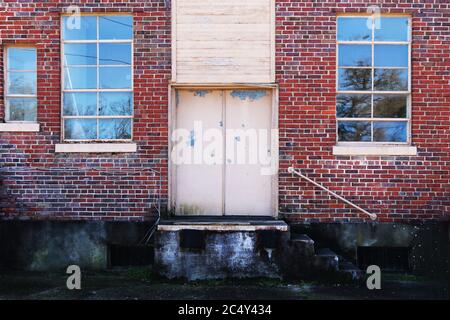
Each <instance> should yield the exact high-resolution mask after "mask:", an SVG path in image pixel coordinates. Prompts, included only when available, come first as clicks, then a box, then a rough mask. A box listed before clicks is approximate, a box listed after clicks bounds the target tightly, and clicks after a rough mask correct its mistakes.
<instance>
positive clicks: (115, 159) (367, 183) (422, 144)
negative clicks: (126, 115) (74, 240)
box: [0, 0, 450, 222]
mask: <svg viewBox="0 0 450 320" xmlns="http://www.w3.org/2000/svg"><path fill="white" fill-rule="evenodd" d="M71 5H78V6H80V9H81V13H98V14H110V13H128V14H131V15H132V17H133V58H132V59H133V62H134V66H133V74H134V75H133V91H134V104H133V108H134V120H133V138H132V142H133V143H136V145H137V150H136V152H126V153H123V152H113V153H96V152H89V153H83V152H76V153H68V152H55V145H57V144H59V143H61V142H62V139H63V137H62V133H63V132H62V131H63V130H62V120H61V104H62V95H61V91H62V87H61V83H62V79H61V74H62V73H61V70H62V68H63V66H62V57H61V50H62V40H61V38H62V30H61V15H62V14H64V13H65V12H66V10H67V8H68V7H69V6H71ZM370 5H378V6H379V8H380V10H381V14H396V15H406V16H409V17H411V27H412V28H411V34H412V37H411V70H410V71H411V73H410V81H411V120H410V123H411V139H410V144H409V145H410V146H412V147H416V148H417V154H415V155H398V154H397V155H396V154H395V152H394V154H389V153H387V154H386V155H377V154H373V155H370V154H369V155H367V154H361V155H358V154H348V155H345V154H333V147H334V146H336V140H337V129H336V126H337V123H336V79H337V78H336V72H337V59H338V57H337V45H336V32H337V30H336V28H337V17H338V16H340V15H348V14H355V15H356V14H365V13H367V10H368V7H369V6H370ZM275 15H276V19H275V28H274V38H275V73H274V76H275V83H274V84H275V85H277V86H278V127H279V137H280V138H279V176H278V190H277V193H278V195H277V198H278V205H277V206H278V213H279V214H280V216H282V217H286V219H288V220H289V221H321V222H333V221H366V220H367V217H366V216H364V215H363V214H361V213H359V212H358V211H356V210H354V209H352V208H351V207H349V206H348V205H346V204H345V203H342V202H340V201H338V200H336V199H335V198H333V197H330V195H329V194H327V193H326V192H323V191H321V190H320V189H317V188H315V187H314V186H312V185H311V184H309V183H308V182H305V181H302V180H301V179H300V178H299V177H297V176H293V175H291V174H290V173H288V172H287V168H288V167H289V166H294V167H296V168H298V169H302V170H303V172H304V173H305V174H306V175H307V176H308V177H310V178H312V179H313V180H315V181H316V182H318V183H320V184H322V185H323V186H325V187H327V188H329V189H331V190H332V191H334V192H336V193H338V194H340V195H342V196H344V197H345V198H347V199H349V200H351V201H353V202H354V203H356V204H358V205H359V206H361V207H362V208H364V209H366V210H367V211H369V212H373V213H376V214H378V217H379V220H378V221H381V222H393V221H402V222H407V221H411V220H420V221H423V220H440V219H442V218H445V217H447V216H448V214H449V209H450V200H449V199H450V188H449V183H450V174H449V170H450V158H449V153H450V129H449V128H450V50H449V46H450V4H449V3H448V1H444V0H432V1H425V0H424V1H414V2H410V1H394V0H383V1H373V2H372V1H371V2H366V1H353V0H352V1H345V2H342V1H331V0H320V1H303V0H299V1H292V0H276V9H275ZM171 25H172V21H171V1H166V0H152V1H94V0H92V1H50V0H48V1H9V0H3V1H1V2H0V39H1V46H0V69H1V72H0V95H1V97H2V98H0V118H1V119H2V120H3V119H4V118H5V98H4V93H5V78H4V75H5V74H6V65H5V63H6V61H5V60H6V58H5V57H6V53H5V52H6V50H7V48H8V47H10V46H14V45H27V46H28V45H29V46H31V47H35V48H36V50H37V123H38V124H39V130H38V131H37V132H20V131H10V132H8V131H7V130H9V129H7V126H5V127H2V128H3V130H2V132H0V141H1V149H0V150H1V153H0V163H1V168H0V170H1V191H0V201H1V202H0V203H1V204H0V208H1V212H0V217H1V218H2V219H52V220H53V219H55V220H58V219H68V220H79V219H83V220H84V219H86V220H126V221H130V220H132V221H134V220H136V221H139V220H147V219H150V218H151V217H153V216H154V214H155V210H154V209H155V206H156V203H157V201H158V199H161V201H162V202H161V204H162V207H163V208H165V207H167V205H168V198H169V178H168V176H169V162H170V161H169V154H170V150H169V144H168V141H169V132H170V127H169V123H170V119H169V118H170V117H169V101H170V99H171V97H170V90H169V85H170V84H171V79H172V67H173V66H172V63H171V54H172V49H173V48H172V46H171V41H172V37H171ZM255 82H256V81H255ZM4 128H6V129H4ZM169 211H170V210H169Z"/></svg>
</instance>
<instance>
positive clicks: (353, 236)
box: [290, 221, 450, 279]
mask: <svg viewBox="0 0 450 320" xmlns="http://www.w3.org/2000/svg"><path fill="white" fill-rule="evenodd" d="M449 226H450V223H449V222H444V221H441V222H437V221H436V222H426V223H414V224H412V223H410V224H406V223H376V222H374V223H309V224H303V223H300V224H290V228H291V232H298V233H305V234H308V235H309V236H310V237H311V238H312V239H314V241H315V243H316V246H317V247H327V248H331V249H332V250H334V251H335V252H338V253H339V254H341V255H343V256H345V257H346V258H347V259H349V260H351V261H355V262H356V261H357V257H358V252H357V251H358V247H408V248H410V251H409V263H410V267H411V272H413V273H414V274H422V275H428V276H436V277H438V278H444V279H450V227H449Z"/></svg>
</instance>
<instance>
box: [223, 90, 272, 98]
mask: <svg viewBox="0 0 450 320" xmlns="http://www.w3.org/2000/svg"><path fill="white" fill-rule="evenodd" d="M266 95H267V90H233V91H231V96H232V97H233V98H239V99H241V100H246V99H249V100H250V101H255V100H258V99H261V98H263V97H265V96H266Z"/></svg>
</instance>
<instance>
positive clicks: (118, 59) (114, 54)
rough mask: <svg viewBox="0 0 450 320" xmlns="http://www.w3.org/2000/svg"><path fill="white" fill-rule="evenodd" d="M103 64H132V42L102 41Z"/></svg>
mask: <svg viewBox="0 0 450 320" xmlns="http://www.w3.org/2000/svg"><path fill="white" fill-rule="evenodd" d="M100 64H101V65H128V66H130V65H131V44H129V43H101V44H100Z"/></svg>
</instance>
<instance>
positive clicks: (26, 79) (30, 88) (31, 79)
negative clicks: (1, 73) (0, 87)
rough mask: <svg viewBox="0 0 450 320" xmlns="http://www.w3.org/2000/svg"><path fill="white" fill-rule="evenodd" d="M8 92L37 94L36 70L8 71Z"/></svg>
mask: <svg viewBox="0 0 450 320" xmlns="http://www.w3.org/2000/svg"><path fill="white" fill-rule="evenodd" d="M8 94H36V72H8Z"/></svg>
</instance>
